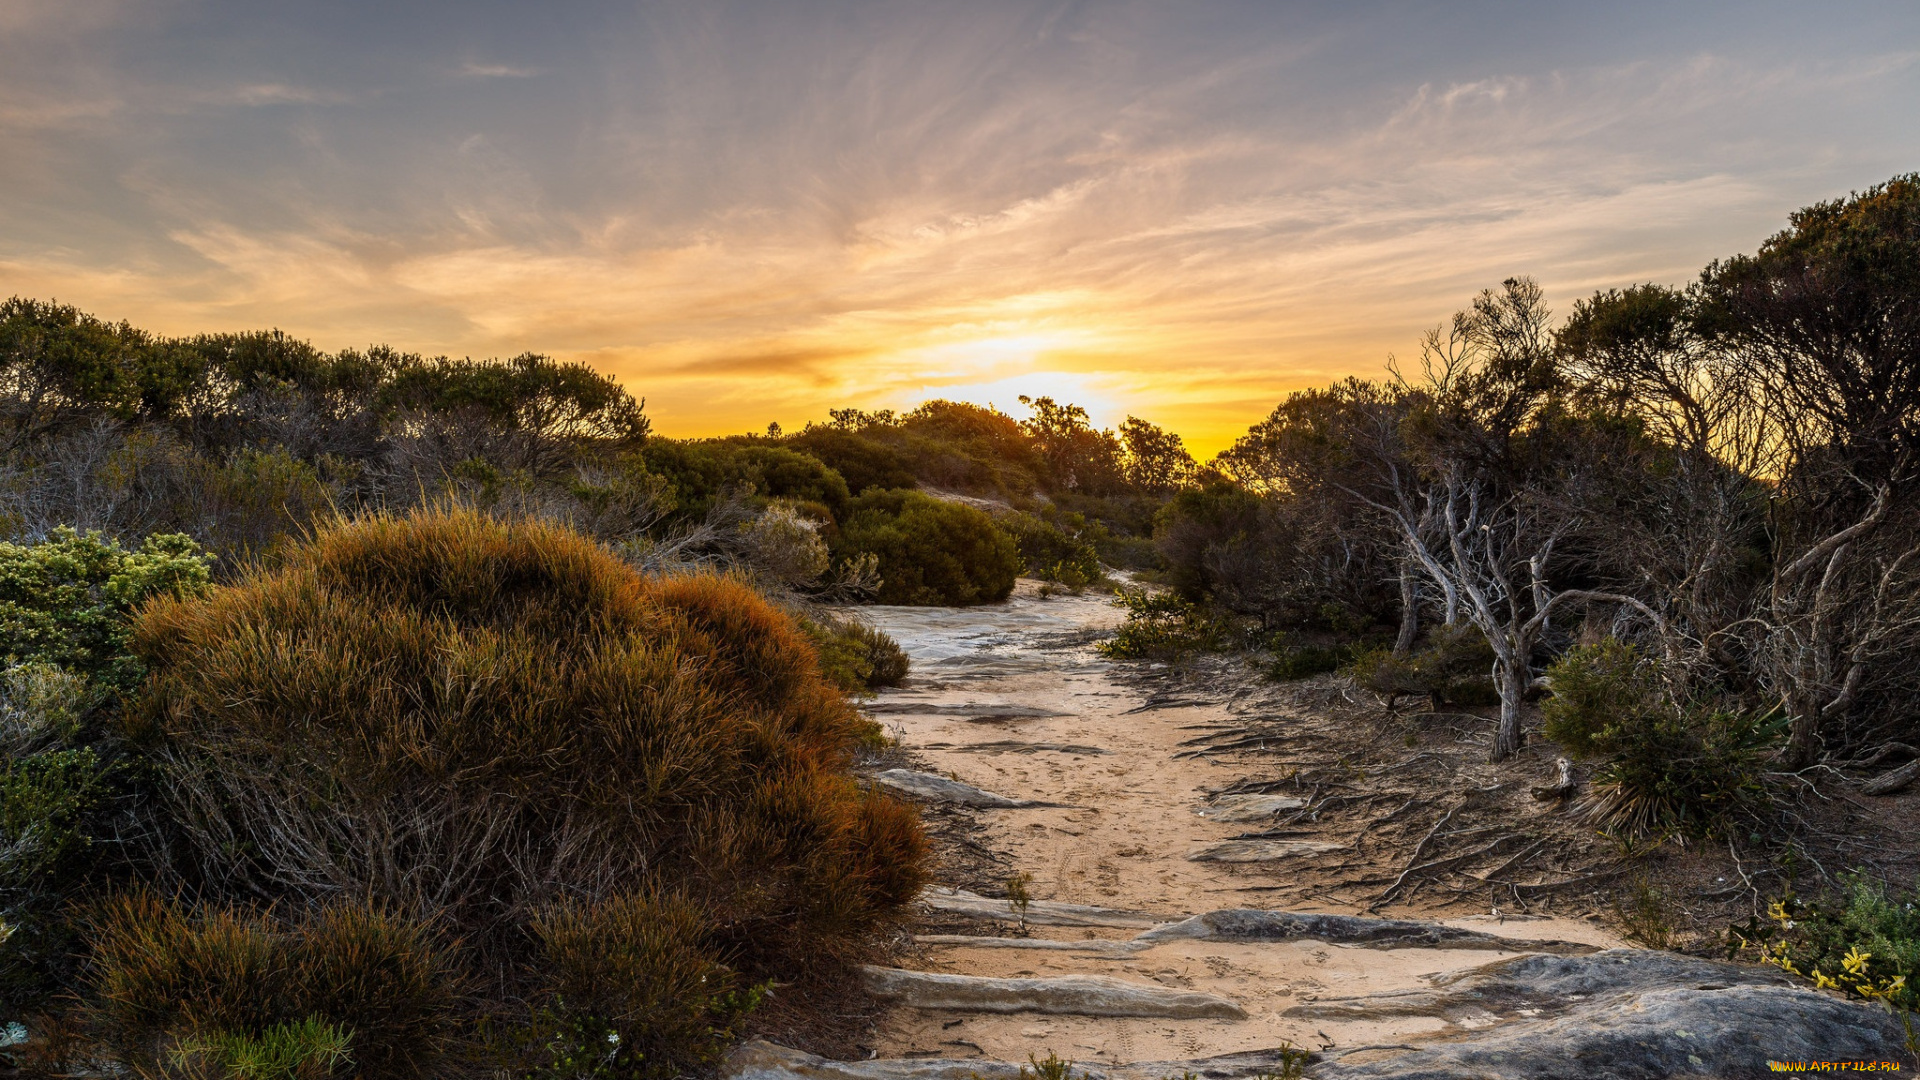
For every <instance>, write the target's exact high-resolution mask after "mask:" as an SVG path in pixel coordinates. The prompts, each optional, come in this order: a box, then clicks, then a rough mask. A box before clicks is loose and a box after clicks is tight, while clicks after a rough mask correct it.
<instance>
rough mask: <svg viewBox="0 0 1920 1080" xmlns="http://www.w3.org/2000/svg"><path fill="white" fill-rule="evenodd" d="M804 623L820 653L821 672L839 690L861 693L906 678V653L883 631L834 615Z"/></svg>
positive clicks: (894, 684)
mask: <svg viewBox="0 0 1920 1080" xmlns="http://www.w3.org/2000/svg"><path fill="white" fill-rule="evenodd" d="M801 626H802V628H803V629H805V630H806V632H807V634H808V636H810V637H812V638H813V641H814V647H815V648H816V649H817V650H818V651H819V653H820V673H821V674H822V675H825V676H826V677H827V679H828V681H830V682H832V683H833V684H834V685H835V686H838V687H839V688H840V689H842V690H845V691H848V692H850V693H860V692H865V691H870V690H878V689H880V688H881V687H885V686H899V685H900V684H901V683H903V682H905V681H906V678H907V668H908V660H907V654H906V652H905V651H903V650H902V649H901V648H900V644H899V642H896V641H894V640H893V638H891V637H889V636H887V635H886V634H885V633H884V632H882V631H880V630H878V629H875V628H874V627H872V626H869V625H867V624H866V623H863V622H861V621H860V620H858V619H850V618H837V617H834V616H824V617H822V618H818V619H805V620H802V621H801Z"/></svg>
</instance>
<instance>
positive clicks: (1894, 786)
mask: <svg viewBox="0 0 1920 1080" xmlns="http://www.w3.org/2000/svg"><path fill="white" fill-rule="evenodd" d="M1915 780H1920V758H1914V759H1913V760H1912V761H1909V762H1907V763H1906V764H1905V765H1902V766H1900V767H1899V768H1897V769H1895V770H1893V771H1892V772H1890V773H1887V774H1885V775H1883V776H1876V777H1874V778H1873V779H1872V780H1869V781H1867V782H1866V783H1864V784H1861V785H1860V794H1862V795H1894V794H1898V793H1899V792H1902V791H1905V790H1906V789H1907V788H1908V786H1909V785H1911V784H1912V783H1913V782H1914V781H1915Z"/></svg>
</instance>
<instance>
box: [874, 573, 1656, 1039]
mask: <svg viewBox="0 0 1920 1080" xmlns="http://www.w3.org/2000/svg"><path fill="white" fill-rule="evenodd" d="M861 614H862V615H863V616H865V617H866V618H868V619H870V620H871V621H873V622H874V623H875V624H876V625H878V626H879V627H880V628H881V629H883V630H886V631H887V632H888V633H890V634H892V635H893V636H894V637H895V638H896V639H897V640H898V641H899V642H900V643H901V645H902V646H903V647H904V648H905V649H906V650H907V651H908V653H909V654H910V655H911V656H912V657H913V660H914V673H913V677H912V679H911V681H910V683H909V685H908V686H907V687H905V688H903V689H901V690H898V691H891V692H888V693H885V694H883V695H881V696H880V697H879V699H878V700H877V701H875V702H874V703H873V710H872V711H873V714H874V716H875V718H876V719H877V720H879V721H881V722H882V723H884V724H885V725H887V727H888V728H889V729H890V730H891V731H893V732H894V733H895V734H896V735H897V736H898V737H899V739H900V740H901V742H902V744H903V745H904V746H905V748H906V749H907V750H909V751H910V752H911V753H912V754H913V755H914V756H915V757H916V758H917V759H918V761H919V763H920V764H919V766H918V767H919V769H920V770H921V771H924V772H927V773H937V774H940V775H941V776H944V777H946V778H948V779H949V780H957V781H960V782H961V783H963V784H965V785H971V786H972V787H973V788H977V789H982V790H984V791H985V792H990V793H994V794H997V795H1000V796H1005V797H1007V798H1009V799H1014V800H1026V801H1031V802H1035V803H1046V804H1057V805H1042V806H1030V807H1011V808H976V809H973V810H969V811H967V812H968V813H971V814H974V815H976V820H977V821H978V822H979V823H980V825H981V828H982V832H981V833H980V834H979V835H978V842H979V843H980V844H981V846H982V847H984V848H985V849H987V850H988V851H990V852H992V853H994V854H995V855H997V856H998V857H999V859H1000V862H999V864H998V867H999V868H998V869H997V870H996V871H995V873H996V874H998V875H1000V876H1001V877H1002V878H1004V877H1006V876H1011V875H1013V874H1027V875H1031V882H1030V884H1028V886H1027V888H1028V890H1029V891H1030V893H1031V895H1032V896H1033V897H1034V898H1036V899H1037V900H1039V901H1050V902H1064V903H1069V904H1078V905H1090V906H1094V907H1099V908H1109V909H1118V910H1120V911H1125V912H1137V913H1144V914H1145V915H1146V916H1149V918H1144V919H1140V918H1135V919H1124V918H1123V919H1116V920H1113V921H1114V922H1116V923H1119V924H1122V925H1110V926H1090V925H1056V924H1051V923H1043V922H1042V920H1041V919H1040V918H1039V917H1037V916H1036V917H1035V918H1034V919H1031V920H1029V921H1028V923H1027V924H1026V925H1025V926H1024V927H1023V926H1022V925H1021V924H1020V922H1019V921H1018V917H1017V913H1016V912H1014V911H1013V909H1012V908H1011V906H1010V905H1008V904H1007V903H1006V902H1005V901H1003V900H1000V901H988V902H984V903H983V902H979V901H975V902H972V904H971V908H970V910H971V911H972V912H973V913H974V917H973V918H971V920H970V921H971V923H972V925H969V926H961V927H956V926H954V925H953V924H952V920H953V919H956V918H966V916H964V915H956V914H955V912H954V911H953V910H951V909H952V908H953V905H948V910H943V911H942V912H940V913H939V914H940V916H941V919H942V922H941V925H940V926H939V928H938V932H931V931H930V932H929V933H928V934H927V935H925V936H924V939H923V940H922V941H921V942H920V944H919V948H918V950H917V952H916V954H915V955H914V956H913V957H911V958H910V960H909V961H908V962H907V963H906V964H905V966H907V967H912V968H915V969H918V970H921V971H928V972H940V973H949V974H959V975H966V976H977V977H990V978H996V979H1010V980H1027V981H1031V980H1043V981H1044V980H1059V979H1069V980H1071V979H1073V978H1075V977H1080V976H1100V977H1105V978H1107V979H1114V980H1120V981H1122V982H1125V983H1128V984H1130V985H1133V986H1138V987H1141V988H1147V989H1153V988H1158V989H1164V990H1169V991H1179V992H1184V993H1186V994H1187V995H1188V996H1189V997H1192V996H1194V995H1206V996H1211V997H1213V998H1219V999H1224V1000H1225V1001H1227V1002H1231V1003H1233V1005H1234V1006H1236V1007H1237V1008H1235V1009H1234V1010H1233V1011H1234V1012H1237V1013H1238V1015H1234V1016H1221V1015H1214V1016H1206V1017H1194V1018H1170V1017H1167V1016H1113V1015H1075V1014H1073V1013H1072V1012H1070V1011H1065V1012H1063V1011H1053V1012H1048V1011H1042V1010H1037V1009H1028V1010H1025V1011H1019V1012H990V1011H984V1010H982V1009H978V1008H952V1007H937V1008H921V1007H913V1006H911V1005H903V1006H901V1007H898V1008H895V1009H893V1010H892V1011H891V1012H890V1013H889V1015H888V1016H887V1018H886V1020H885V1022H884V1023H883V1024H882V1026H881V1029H880V1030H879V1031H878V1032H877V1035H876V1039H877V1046H876V1047H875V1049H876V1050H877V1052H878V1055H879V1056H880V1057H882V1058H907V1059H919V1058H961V1059H980V1060H983V1061H1001V1062H1024V1061H1025V1060H1026V1059H1027V1057H1028V1055H1029V1054H1032V1055H1035V1056H1038V1057H1041V1058H1044V1057H1046V1056H1047V1054H1049V1053H1056V1054H1058V1055H1060V1056H1061V1057H1063V1058H1071V1059H1073V1060H1075V1061H1079V1062H1083V1063H1086V1064H1110V1065H1121V1064H1127V1063H1132V1062H1165V1061H1179V1060H1194V1059H1200V1058H1206V1057H1212V1056H1216V1055H1222V1054H1230V1053H1237V1052H1243V1051H1251V1050H1265V1049H1271V1048H1275V1047H1279V1046H1281V1045H1283V1044H1291V1045H1292V1046H1296V1047H1304V1048H1307V1049H1313V1050H1322V1049H1325V1048H1328V1047H1333V1048H1337V1049H1351V1048H1354V1047H1361V1046H1372V1045H1392V1044H1396V1043H1401V1042H1404V1041H1405V1040H1406V1039H1408V1038H1413V1037H1418V1036H1421V1035H1424V1034H1432V1033H1437V1032H1440V1031H1443V1030H1466V1029H1471V1028H1472V1027H1473V1026H1474V1024H1475V1018H1474V1017H1473V1016H1472V1015H1470V1014H1469V1015H1455V1016H1453V1017H1451V1018H1439V1017H1436V1016H1432V1015H1421V1014H1418V1012H1417V1011H1412V1012H1410V1013H1409V1014H1408V1015H1401V1016H1381V1015H1377V1010H1376V1011H1374V1012H1370V1013H1368V1014H1367V1015H1366V1016H1365V1017H1364V1018H1358V1019H1356V1018H1343V1017H1341V1016H1340V1015H1338V1014H1339V1013H1340V1011H1341V1010H1339V1009H1326V1008H1316V1007H1315V1003H1316V1002H1320V1001H1323V1000H1325V999H1331V998H1342V997H1352V996H1358V995H1363V994H1375V993H1381V992H1392V991H1419V990H1421V989H1423V988H1426V987H1428V986H1430V985H1431V984H1430V982H1429V981H1428V980H1427V979H1426V978H1424V977H1425V976H1430V975H1435V974H1441V973H1448V972H1460V971H1465V970H1467V969H1471V968H1474V967H1478V966H1480V965H1482V964H1485V963H1488V962H1489V961H1492V960H1496V959H1499V958H1501V957H1503V956H1511V955H1514V954H1515V953H1516V952H1520V951H1525V950H1527V949H1528V948H1529V946H1527V945H1525V944H1523V943H1522V942H1521V941H1520V940H1519V939H1549V940H1559V941H1564V942H1573V943H1581V944H1585V945H1591V946H1596V947H1600V948H1609V947H1613V946H1616V945H1618V944H1619V942H1618V941H1617V940H1616V939H1613V938H1611V937H1610V936H1609V935H1608V934H1606V933H1605V932H1604V931H1602V930H1601V929H1599V928H1598V927H1596V926H1594V925H1592V924H1591V923H1588V922H1581V921H1573V920H1562V919H1536V918H1528V919H1511V918H1504V917H1493V916H1491V915H1489V916H1487V917H1481V918H1475V919H1468V920H1455V921H1453V923H1452V925H1457V926H1462V927H1471V928H1472V929H1474V930H1477V931H1480V932H1482V933H1485V934H1488V935H1493V937H1494V938H1495V939H1501V938H1511V939H1516V940H1515V943H1514V945H1513V946H1512V947H1511V948H1507V947H1506V946H1504V945H1503V944H1501V943H1500V942H1499V941H1498V940H1493V941H1489V942H1484V943H1481V944H1483V945H1484V947H1450V948H1428V947H1416V948H1379V947H1355V946H1352V945H1349V944H1340V943H1335V942H1330V941H1323V940H1313V939H1299V940H1285V941H1231V940H1196V939H1188V938H1173V939H1168V940H1157V941H1151V942H1132V943H1131V944H1128V943H1129V942H1131V941H1132V939H1133V938H1134V937H1136V936H1137V935H1138V934H1140V933H1141V932H1142V931H1141V927H1142V926H1145V925H1150V924H1152V923H1154V922H1156V921H1157V922H1165V923H1175V922H1178V921H1180V920H1183V919H1186V918H1188V917H1189V916H1192V915H1195V914H1199V913H1204V912H1212V911H1219V910H1223V909H1241V908H1250V909H1266V908H1270V907H1278V906H1283V905H1281V904H1278V903H1276V900H1277V899H1278V896H1279V894H1281V893H1283V892H1285V893H1288V894H1289V900H1288V902H1287V903H1285V904H1284V906H1285V907H1286V908H1287V909H1288V910H1292V911H1302V912H1307V911H1318V912H1325V913H1333V914H1345V915H1352V914H1357V912H1356V911H1355V909H1353V908H1352V907H1351V906H1342V905H1340V904H1338V903H1333V902H1314V901H1311V899H1310V898H1309V902H1307V903H1305V904H1303V903H1302V902H1301V898H1300V896H1299V895H1298V892H1297V890H1294V889H1291V888H1288V887H1287V886H1288V884H1289V883H1290V882H1293V881H1294V880H1295V879H1296V878H1297V876H1298V875H1299V874H1300V873H1301V870H1302V868H1303V866H1304V865H1306V861H1308V860H1338V859H1341V858H1342V857H1343V854H1342V845H1341V844H1339V843H1337V842H1327V841H1326V840H1325V839H1324V838H1322V839H1315V837H1314V835H1313V830H1311V829H1307V828H1302V829H1287V828H1284V827H1281V821H1282V818H1284V816H1285V814H1286V813H1287V812H1288V811H1291V810H1295V809H1297V808H1298V807H1299V805H1300V802H1299V801H1298V795H1299V793H1296V792H1289V791H1287V790H1284V789H1281V790H1272V791H1260V790H1252V791H1249V790H1247V788H1248V787H1250V786H1251V787H1255V788H1257V787H1259V786H1260V785H1259V784H1257V783H1256V784H1252V785H1249V784H1247V783H1243V781H1247V780H1248V779H1249V774H1250V773H1253V772H1257V771H1258V770H1257V768H1256V767H1254V766H1250V765H1249V764H1247V763H1245V762H1243V761H1238V760H1220V757H1219V756H1218V755H1208V754H1195V753H1193V752H1192V751H1191V747H1193V746H1194V745H1195V742H1196V740H1197V739H1201V738H1204V737H1207V736H1213V737H1215V738H1216V739H1217V738H1218V737H1219V736H1220V734H1221V733H1222V732H1232V731H1235V730H1237V729H1240V728H1242V727H1244V726H1245V720H1244V717H1242V716H1241V715H1238V714H1237V713H1236V711H1235V708H1236V704H1237V697H1236V694H1239V693H1244V691H1235V690H1233V689H1232V688H1230V687H1226V686H1222V687H1218V688H1215V689H1217V690H1218V692H1217V693H1210V692H1208V688H1206V687H1201V688H1199V690H1197V691H1196V690H1194V689H1192V688H1191V687H1178V688H1176V687H1175V686H1174V685H1173V684H1171V683H1170V684H1169V685H1168V689H1166V690H1164V691H1160V690H1156V689H1154V687H1155V685H1156V684H1155V681H1154V675H1155V674H1156V672H1155V670H1154V669H1152V668H1147V669H1144V670H1142V669H1138V668H1134V667H1131V666H1128V667H1123V666H1121V665H1115V664H1112V663H1110V662H1107V661H1104V660H1102V659H1101V658H1099V657H1098V656H1097V655H1096V654H1095V653H1094V651H1093V649H1092V648H1091V643H1092V642H1093V641H1094V640H1096V639H1097V638H1098V637H1099V636H1100V635H1101V634H1103V633H1104V632H1106V631H1107V630H1109V629H1110V628H1111V627H1112V626H1114V625H1115V624H1116V623H1117V622H1118V620H1119V616H1120V612H1119V611H1118V610H1117V609H1115V608H1113V607H1112V606H1111V605H1110V604H1109V603H1108V602H1107V600H1106V598H1104V597H1099V596H1081V597H1053V598H1050V599H1041V598H1040V597H1039V596H1038V595H1037V594H1036V591H1035V588H1034V586H1033V583H1030V582H1022V583H1021V588H1020V589H1019V590H1018V591H1017V592H1016V594H1015V596H1014V597H1013V598H1012V599H1011V600H1009V601H1008V602H1006V603H1004V604H999V605H992V606H987V607H980V608H972V609H926V608H886V607H880V608H864V609H862V610H861ZM1265 717H1266V718H1267V719H1269V720H1271V719H1273V716H1272V713H1271V712H1268V713H1266V714H1265ZM1282 719H1283V720H1284V718H1282ZM1271 776H1272V770H1271V769H1269V770H1268V771H1267V772H1265V773H1260V774H1259V775H1258V776H1255V777H1253V779H1255V780H1270V779H1271ZM1236 788H1237V790H1233V791H1230V792H1229V791H1228V790H1227V789H1236ZM974 805H975V806H976V807H979V805H980V804H979V802H978V801H976V802H975V804H974ZM1196 856H1198V857H1197V858H1196ZM943 884H946V885H968V884H971V885H972V887H973V889H974V891H976V892H978V893H985V894H993V895H996V896H998V895H1004V881H1001V882H994V881H990V880H989V881H974V882H971V883H967V882H944V883H943ZM960 906H961V907H963V908H964V907H966V905H960ZM1038 906H1039V905H1036V907H1038ZM1381 914H1386V915H1391V914H1393V912H1391V911H1386V912H1382V913H1381ZM1095 921H1098V920H1095ZM1021 935H1024V936H1027V937H1029V938H1030V939H1031V941H1032V944H1033V945H1034V946H1036V947H1022V945H1021V944H1019V943H1018V942H1016V941H1009V940H998V941H993V942H980V941H978V940H969V939H978V938H980V937H993V938H1001V939H1004V938H1008V937H1010V936H1021ZM1075 941H1079V942H1089V943H1090V944H1089V946H1088V947H1086V948H1071V947H1063V946H1066V945H1068V944H1069V943H1072V942H1075ZM1023 985H1024V984H1023ZM1048 985H1051V984H1048ZM1143 996H1150V995H1143ZM1096 997H1097V995H1096ZM1075 1000H1077V999H1075ZM1090 1000H1091V999H1090ZM1156 1000H1157V999H1156ZM1216 1011H1223V1010H1216ZM1489 1019H1491V1018H1489Z"/></svg>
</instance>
